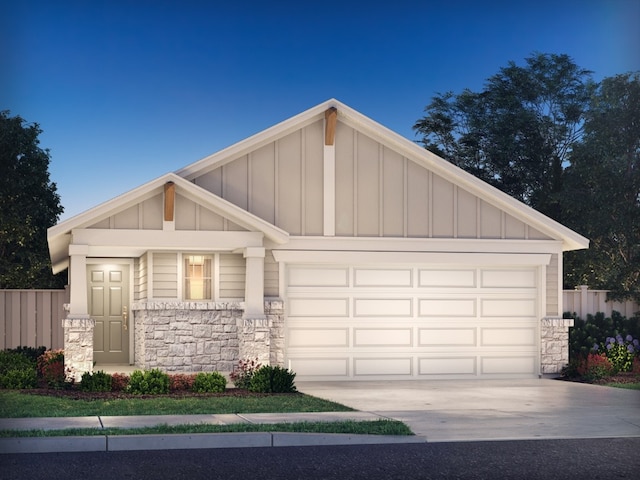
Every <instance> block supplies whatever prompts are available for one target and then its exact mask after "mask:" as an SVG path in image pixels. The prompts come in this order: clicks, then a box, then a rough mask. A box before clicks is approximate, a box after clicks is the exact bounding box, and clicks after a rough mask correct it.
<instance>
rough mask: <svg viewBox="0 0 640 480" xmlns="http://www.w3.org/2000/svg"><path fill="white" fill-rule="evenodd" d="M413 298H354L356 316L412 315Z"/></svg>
mask: <svg viewBox="0 0 640 480" xmlns="http://www.w3.org/2000/svg"><path fill="white" fill-rule="evenodd" d="M412 303H413V301H412V299H411V298H354V300H353V305H354V307H353V311H354V316H355V317H410V316H411V315H412V310H413V309H412Z"/></svg>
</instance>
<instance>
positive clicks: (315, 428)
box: [0, 420, 413, 438]
mask: <svg viewBox="0 0 640 480" xmlns="http://www.w3.org/2000/svg"><path fill="white" fill-rule="evenodd" d="M238 432H242V433H247V432H296V433H344V434H351V435H413V432H412V431H411V430H410V429H409V427H407V426H406V425H405V424H404V423H402V422H398V421H396V420H373V421H362V422H355V421H344V422H295V423H276V424H245V423H243V424H233V425H208V424H198V425H157V426H155V427H144V428H104V429H101V428H68V429H64V430H0V438H14V437H62V436H95V435H170V434H196V433H238Z"/></svg>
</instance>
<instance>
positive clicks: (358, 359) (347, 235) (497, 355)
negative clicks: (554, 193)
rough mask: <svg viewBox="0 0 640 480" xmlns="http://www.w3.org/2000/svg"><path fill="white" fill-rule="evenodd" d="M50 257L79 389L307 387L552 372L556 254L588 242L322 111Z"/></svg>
mask: <svg viewBox="0 0 640 480" xmlns="http://www.w3.org/2000/svg"><path fill="white" fill-rule="evenodd" d="M48 242H49V248H50V253H51V259H52V263H53V271H54V272H59V271H62V270H64V269H67V268H68V269H69V283H70V304H69V305H68V314H67V317H66V319H65V320H64V321H63V327H64V336H65V355H66V362H67V367H68V368H70V369H71V371H72V374H73V375H74V376H75V377H76V378H78V377H79V376H80V375H81V374H82V373H83V372H85V371H91V370H92V368H94V364H95V365H96V366H95V368H98V369H99V368H100V366H102V365H108V364H112V365H113V364H122V365H124V364H126V365H135V366H136V367H138V368H141V369H151V368H160V369H162V370H164V371H168V372H198V371H213V370H217V371H220V372H230V371H232V369H233V367H234V366H235V365H236V364H237V362H238V361H239V360H241V359H256V358H257V359H258V360H259V361H260V362H262V363H270V364H274V365H281V366H284V367H287V368H291V369H292V370H294V371H295V372H296V373H297V375H298V376H297V378H298V379H305V380H314V379H317V380H357V379H451V378H460V379H464V378H505V377H513V376H531V377H534V376H539V375H541V374H545V373H557V372H559V371H560V369H561V368H562V367H563V366H564V364H566V362H567V360H568V353H567V347H568V328H569V326H570V325H572V320H563V319H562V316H561V314H562V291H561V289H562V253H563V252H564V251H569V250H576V249H583V248H587V247H588V243H589V242H588V240H587V239H585V238H584V237H582V236H580V235H579V234H577V233H576V232H574V231H572V230H570V229H568V228H566V227H564V226H563V225H561V224H559V223H557V222H555V221H553V220H552V219H550V218H548V217H546V216H544V215H542V214H540V213H539V212H537V211H535V210H534V209H532V208H529V207H528V206H526V205H524V204H522V203H520V202H518V201H516V200H515V199H513V198H512V197H510V196H508V195H506V194H504V193H502V192H500V191H498V190H497V189H495V188H493V187H492V186H490V185H488V184H486V183H484V182H482V181H480V180H479V179H477V178H476V177H474V176H472V175H470V174H468V173H466V172H464V171H463V170H461V169H459V168H457V167H455V166H454V165H452V164H451V163H449V162H447V161H445V160H443V159H442V158H439V157H438V156H436V155H434V154H433V153H431V152H429V151H427V150H425V149H423V148H421V147H420V146H418V145H416V144H415V143H413V142H411V141H409V140H407V139H405V138H403V137H402V136H400V135H398V134H396V133H394V132H392V131H390V130H388V129H387V128H385V127H383V126H382V125H380V124H378V123H376V122H375V121H373V120H371V119H369V118H367V117H365V116H364V115H362V114H360V113H358V112H357V111H355V110H353V109H351V108H349V107H348V106H346V105H344V104H342V103H340V102H338V101H336V100H333V99H332V100H328V101H326V102H324V103H322V104H320V105H317V106H315V107H313V108H311V109H309V110H307V111H305V112H303V113H301V114H299V115H296V116H294V117H292V118H290V119H288V120H285V121H283V122H282V123H279V124H277V125H275V126H273V127H271V128H268V129H267V130H264V131H263V132H261V133H258V134H256V135H254V136H252V137H250V138H248V139H246V140H244V141H241V142H239V143H237V144H235V145H232V146H230V147H228V148H226V149H224V150H222V151H219V152H217V153H215V154H213V155H211V156H209V157H206V158H204V159H202V160H200V161H197V162H195V163H192V164H191V165H188V166H186V167H184V168H182V169H180V170H177V171H176V172H174V173H168V174H166V175H163V176H162V177H160V178H157V179H155V180H152V181H150V182H149V183H146V184H144V185H141V186H140V187H138V188H136V189H134V190H132V191H129V192H127V193H124V194H123V195H121V196H119V197H117V198H114V199H112V200H110V201H107V202H105V203H103V204H101V205H98V206H96V207H94V208H91V209H89V210H87V211H86V212H84V213H81V214H79V215H77V216H75V217H73V218H70V219H68V220H65V221H63V222H61V223H59V224H57V225H55V226H53V227H51V228H50V229H49V231H48Z"/></svg>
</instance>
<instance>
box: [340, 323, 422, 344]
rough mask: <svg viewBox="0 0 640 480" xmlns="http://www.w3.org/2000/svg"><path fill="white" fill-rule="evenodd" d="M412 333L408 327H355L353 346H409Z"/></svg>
mask: <svg viewBox="0 0 640 480" xmlns="http://www.w3.org/2000/svg"><path fill="white" fill-rule="evenodd" d="M412 337H413V335H412V330H411V329H410V328H403V329H393V328H379V329H378V328H376V329H374V328H356V329H354V331H353V346H354V347H411V346H412V344H413V338H412Z"/></svg>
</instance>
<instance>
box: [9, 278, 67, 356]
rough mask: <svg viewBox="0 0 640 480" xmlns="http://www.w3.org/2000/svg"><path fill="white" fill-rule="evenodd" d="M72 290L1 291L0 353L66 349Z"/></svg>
mask: <svg viewBox="0 0 640 480" xmlns="http://www.w3.org/2000/svg"><path fill="white" fill-rule="evenodd" d="M65 303H69V289H68V288H66V289H64V290H0V350H5V349H7V348H16V347H19V346H27V347H40V346H45V347H47V348H51V349H57V348H63V345H64V337H63V331H62V319H63V318H65V316H66V315H65V311H64V308H63V305H64V304H65Z"/></svg>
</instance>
